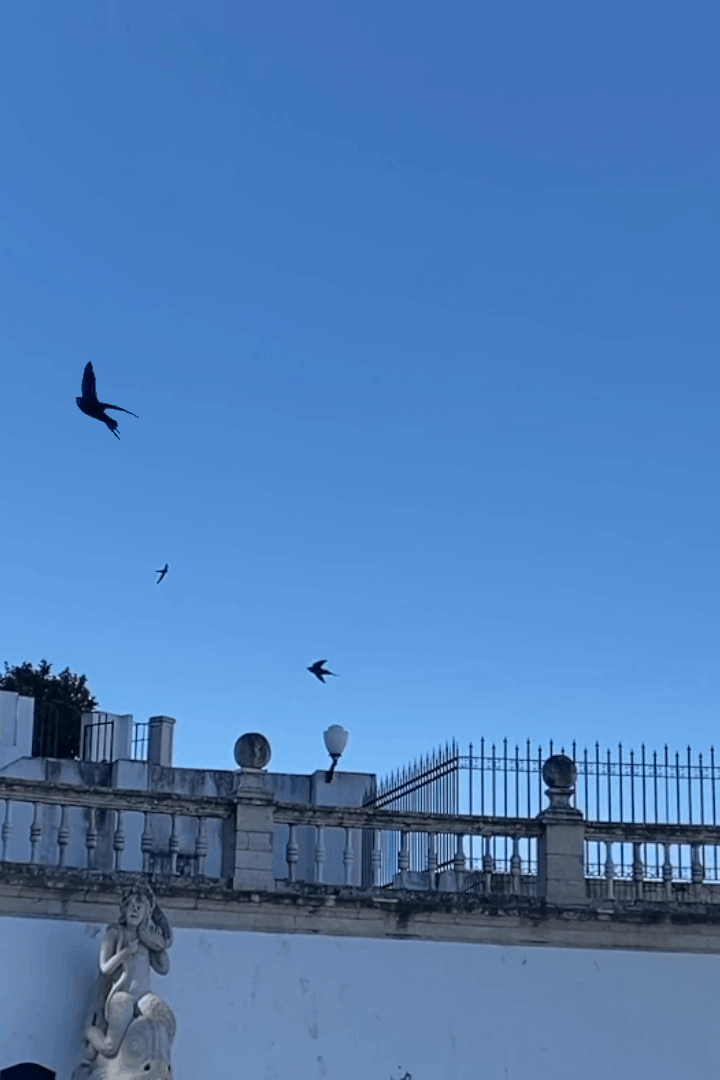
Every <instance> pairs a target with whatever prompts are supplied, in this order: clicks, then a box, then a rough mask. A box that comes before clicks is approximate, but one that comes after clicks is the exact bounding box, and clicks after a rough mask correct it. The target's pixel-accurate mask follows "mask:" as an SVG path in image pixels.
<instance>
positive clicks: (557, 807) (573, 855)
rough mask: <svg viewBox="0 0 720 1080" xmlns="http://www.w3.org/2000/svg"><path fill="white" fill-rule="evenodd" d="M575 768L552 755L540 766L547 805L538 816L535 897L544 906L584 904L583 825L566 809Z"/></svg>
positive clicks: (579, 817)
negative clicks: (545, 902) (540, 900)
mask: <svg viewBox="0 0 720 1080" xmlns="http://www.w3.org/2000/svg"><path fill="white" fill-rule="evenodd" d="M576 779H577V769H576V768H575V764H574V762H573V761H571V759H570V758H569V757H566V756H565V755H564V754H555V755H554V756H553V757H551V758H548V760H547V761H546V762H545V764H544V765H543V780H544V781H545V783H546V784H547V791H546V795H547V796H548V798H549V799H550V806H549V807H548V808H547V810H543V811H542V812H541V813H540V814H538V818H539V820H540V821H541V822H542V825H543V831H542V834H541V836H540V838H539V839H538V896H540V897H542V898H543V899H544V900H546V901H547V903H548V904H560V905H567V906H572V905H576V904H587V902H588V899H587V886H586V884H585V822H584V820H583V816H582V813H581V812H580V810H575V809H573V807H571V806H570V797H571V795H572V793H573V791H574V790H575V780H576Z"/></svg>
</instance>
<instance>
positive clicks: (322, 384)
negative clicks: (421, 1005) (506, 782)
mask: <svg viewBox="0 0 720 1080" xmlns="http://www.w3.org/2000/svg"><path fill="white" fill-rule="evenodd" d="M719 31H720V12H719V11H718V8H717V5H716V4H713V3H710V2H707V3H697V4H693V5H689V6H688V7H685V8H680V7H678V6H677V5H670V4H665V5H662V4H661V5H657V4H651V3H649V2H642V3H634V4H629V5H628V4H626V3H622V4H621V3H612V2H610V3H606V4H603V5H588V4H578V3H577V2H573V3H562V4H561V3H550V4H542V5H541V4H537V3H536V2H532V3H530V2H526V0H521V2H519V3H516V4H500V3H495V4H480V3H477V2H475V0H473V2H471V0H458V2H455V3H450V4H447V5H440V4H438V3H430V2H427V0H412V2H410V0H364V2H362V3H360V2H349V0H345V2H339V0H333V2H331V0H308V2H307V3H302V4H301V3H298V2H297V0H262V2H259V0H254V2H250V3H243V4H240V3H237V2H236V0H204V2H202V3H198V2H197V0H165V2H160V0H73V2H72V3H63V4H60V3H50V2H45V3H42V2H39V0H38V2H32V0H24V2H16V3H13V4H5V5H3V9H2V13H0V101H1V103H2V104H1V105H0V147H1V153H2V165H1V167H0V197H1V200H2V219H1V222H0V229H1V230H2V233H1V243H0V251H1V259H2V262H1V275H2V280H1V281H0V312H1V314H0V344H1V347H2V358H3V362H2V373H3V374H2V389H3V401H2V424H1V425H0V440H1V446H2V465H3V483H2V529H1V530H0V561H1V563H2V572H1V579H0V580H1V589H2V597H1V602H0V605H1V621H0V625H1V626H2V632H1V634H0V660H1V659H7V660H8V661H10V662H11V663H15V662H19V661H23V660H26V659H31V660H34V661H37V660H39V659H40V658H41V657H45V658H47V659H48V660H50V661H51V662H52V663H53V664H54V665H55V666H56V668H57V669H59V668H62V667H64V666H65V665H66V664H67V665H70V667H71V668H73V669H74V670H77V671H81V672H86V673H87V674H88V675H89V677H90V681H91V685H92V688H93V690H94V691H95V693H96V695H97V696H98V698H99V699H100V703H101V707H102V708H104V709H106V710H108V711H112V712H132V713H134V715H135V718H136V719H137V720H142V719H146V718H147V717H148V716H149V715H152V714H157V713H166V714H169V715H172V716H175V717H176V718H177V720H178V727H177V729H176V762H177V763H178V764H180V765H196V766H198V767H219V768H223V767H232V766H233V762H232V756H231V753H232V746H233V743H234V740H235V738H236V737H237V736H238V735H240V734H241V733H242V732H244V731H248V730H250V731H261V732H264V733H265V734H266V735H268V737H269V738H270V740H271V742H272V744H273V750H274V757H273V763H272V766H271V767H273V768H276V769H278V770H289V771H296V770H298V771H303V772H305V771H311V770H313V769H315V768H318V767H324V766H325V762H326V755H325V750H324V747H323V745H322V731H323V729H324V728H325V727H326V726H327V725H328V724H329V723H334V722H338V723H341V724H344V725H345V726H346V727H347V728H349V730H350V732H351V741H350V744H349V746H348V750H347V752H346V755H345V757H344V758H343V762H342V765H343V767H345V768H347V769H357V770H368V771H377V772H379V773H380V774H383V773H385V772H386V771H387V770H389V769H390V768H392V767H394V766H395V765H400V764H402V763H404V762H405V761H407V760H408V759H411V758H413V757H415V756H416V755H419V754H420V753H423V752H424V751H426V750H429V749H431V748H432V747H433V746H435V745H436V744H438V743H439V742H441V741H444V740H445V739H446V738H447V737H450V736H452V735H455V736H457V737H458V738H460V739H461V740H462V741H463V742H466V741H467V740H469V739H471V738H474V739H475V740H478V739H479V737H480V736H481V735H485V736H486V737H487V738H489V739H502V737H503V736H508V737H509V738H510V739H513V740H514V739H515V738H519V739H524V738H525V737H526V736H530V737H532V738H533V740H537V739H539V740H542V741H543V743H545V742H547V740H548V739H549V738H554V739H555V740H556V741H557V742H562V741H565V742H568V741H570V740H571V739H572V738H573V737H574V738H577V739H578V741H579V742H580V743H581V745H582V744H584V743H585V742H586V741H587V742H589V743H592V742H594V740H595V739H596V738H599V739H600V740H601V741H602V742H603V743H606V742H607V741H616V740H617V739H622V740H623V742H624V744H625V745H627V746H628V747H630V746H633V745H634V746H636V747H637V746H639V744H640V743H641V742H642V741H643V740H644V741H646V742H647V744H648V745H649V746H650V747H653V748H654V747H656V746H657V747H659V746H660V745H661V744H662V743H663V742H664V741H665V740H667V741H669V743H670V745H671V746H672V747H673V748H674V747H676V746H678V747H681V746H683V745H684V744H685V743H686V742H687V741H688V739H690V740H691V741H692V742H693V745H697V747H698V749H702V748H704V747H707V746H709V744H710V743H711V742H713V741H714V740H715V738H716V734H717V720H718V716H719V715H720V579H719V573H718V564H719V562H720V509H719V506H720V503H719V480H720V476H719V472H720V434H719V431H720V428H719V425H718V415H719V400H720V366H719V362H718V359H719V358H718V331H719V329H720V327H719V319H718V287H719V284H720V281H719V278H720V275H719V272H718V271H719V269H720V266H719V263H720V255H719V252H720V199H719V191H718V189H719V185H720V140H719V135H718V130H719V129H718V117H719V115H720V112H719V105H720V94H719V88H720V74H719V72H720V68H719V67H718V63H717V41H718V32H719ZM88 360H92V361H93V363H94V365H95V370H96V373H97V378H98V389H99V392H100V396H101V398H102V399H104V400H108V401H111V402H113V403H116V404H119V405H122V406H124V407H125V408H128V409H131V410H132V411H133V412H136V413H138V414H139V416H140V419H139V420H135V419H133V418H132V417H129V416H123V415H122V414H118V418H119V420H120V433H121V441H120V442H118V441H116V440H115V439H114V438H112V436H111V434H110V432H109V431H108V430H107V429H106V428H105V427H104V426H103V425H101V424H99V423H97V422H96V421H93V420H91V419H89V418H87V417H85V416H83V415H82V414H81V413H80V411H79V410H78V409H77V407H76V405H75V397H76V396H77V394H79V392H80V380H81V376H82V370H83V367H84V365H85V364H86V363H87V361H88ZM165 561H168V562H169V563H170V568H171V569H170V574H169V576H168V577H167V579H166V580H165V582H163V584H162V586H160V587H156V585H155V575H154V570H155V568H156V567H160V566H162V565H163V563H164V562H165ZM319 657H327V658H328V662H329V666H330V667H331V669H332V670H333V671H336V672H337V673H338V676H339V677H338V678H337V679H334V680H329V681H328V684H327V685H326V686H322V685H321V684H320V683H318V682H317V681H316V680H314V679H313V678H312V676H311V675H309V674H308V673H307V672H306V670H305V668H306V666H307V665H308V664H310V663H311V662H312V661H313V660H316V659H318V658H319Z"/></svg>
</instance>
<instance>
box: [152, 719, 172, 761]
mask: <svg viewBox="0 0 720 1080" xmlns="http://www.w3.org/2000/svg"><path fill="white" fill-rule="evenodd" d="M148 723H149V727H148V763H149V764H150V765H165V766H168V767H169V766H171V765H172V758H173V728H174V727H175V721H174V720H173V718H172V716H151V717H150V720H149V721H148Z"/></svg>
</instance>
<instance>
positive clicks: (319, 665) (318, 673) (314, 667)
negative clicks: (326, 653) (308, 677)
mask: <svg viewBox="0 0 720 1080" xmlns="http://www.w3.org/2000/svg"><path fill="white" fill-rule="evenodd" d="M325 664H327V660H316V661H315V663H314V664H311V665H310V667H309V668H308V671H311V672H312V673H313V675H314V676H315V678H316V679H319V680H320V682H325V676H326V675H333V676H335V672H334V671H328V669H327V668H326V667H325ZM335 677H336V678H337V676H335Z"/></svg>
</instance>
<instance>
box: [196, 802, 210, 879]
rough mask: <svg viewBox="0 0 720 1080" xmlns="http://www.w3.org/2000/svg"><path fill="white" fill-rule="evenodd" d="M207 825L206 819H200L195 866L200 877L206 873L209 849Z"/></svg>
mask: <svg viewBox="0 0 720 1080" xmlns="http://www.w3.org/2000/svg"><path fill="white" fill-rule="evenodd" d="M206 824H207V823H206V820H205V818H204V817H199V818H198V830H197V835H196V837H195V865H196V867H197V873H198V876H199V877H202V876H203V873H204V871H205V856H206V855H207V849H208V843H207V835H206Z"/></svg>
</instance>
